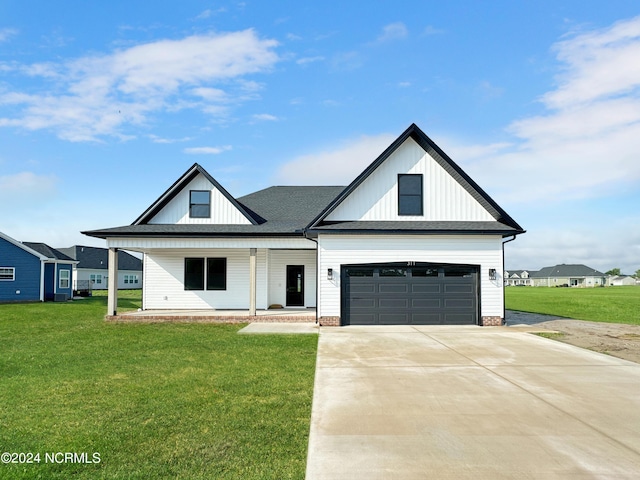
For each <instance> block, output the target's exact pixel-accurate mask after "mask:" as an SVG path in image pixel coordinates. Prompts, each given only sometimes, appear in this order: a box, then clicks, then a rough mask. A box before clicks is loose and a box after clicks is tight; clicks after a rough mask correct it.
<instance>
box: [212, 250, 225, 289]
mask: <svg viewBox="0 0 640 480" xmlns="http://www.w3.org/2000/svg"><path fill="white" fill-rule="evenodd" d="M226 289H227V259H226V258H207V290H226Z"/></svg>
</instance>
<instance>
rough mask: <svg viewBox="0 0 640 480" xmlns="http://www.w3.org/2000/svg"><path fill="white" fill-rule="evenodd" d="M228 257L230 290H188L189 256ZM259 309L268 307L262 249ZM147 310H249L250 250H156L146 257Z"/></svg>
mask: <svg viewBox="0 0 640 480" xmlns="http://www.w3.org/2000/svg"><path fill="white" fill-rule="evenodd" d="M187 257H189V258H192V257H195V258H198V257H200V258H221V257H224V258H226V259H227V289H226V290H185V289H184V259H185V258H187ZM256 263H257V284H256V287H257V288H256V308H258V309H265V308H267V306H268V305H267V251H266V250H265V249H258V251H257V257H256ZM144 272H145V274H144V289H143V292H144V298H143V305H144V307H143V308H144V309H145V310H155V309H175V310H181V309H183V310H184V309H211V308H215V309H248V308H249V249H216V250H195V249H182V250H155V251H153V252H151V253H147V254H145V256H144Z"/></svg>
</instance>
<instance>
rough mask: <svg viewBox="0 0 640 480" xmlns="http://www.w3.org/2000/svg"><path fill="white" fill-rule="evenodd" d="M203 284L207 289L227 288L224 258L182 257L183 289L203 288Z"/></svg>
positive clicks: (225, 260) (225, 261)
mask: <svg viewBox="0 0 640 480" xmlns="http://www.w3.org/2000/svg"><path fill="white" fill-rule="evenodd" d="M205 260H206V268H205ZM205 285H206V289H207V290H226V289H227V259H226V258H207V259H204V258H185V259H184V289H185V290H204V289H205Z"/></svg>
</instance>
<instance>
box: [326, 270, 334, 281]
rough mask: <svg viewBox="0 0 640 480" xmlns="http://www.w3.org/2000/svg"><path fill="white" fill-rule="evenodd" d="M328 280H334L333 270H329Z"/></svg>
mask: <svg viewBox="0 0 640 480" xmlns="http://www.w3.org/2000/svg"><path fill="white" fill-rule="evenodd" d="M327 280H333V268H329V269H327Z"/></svg>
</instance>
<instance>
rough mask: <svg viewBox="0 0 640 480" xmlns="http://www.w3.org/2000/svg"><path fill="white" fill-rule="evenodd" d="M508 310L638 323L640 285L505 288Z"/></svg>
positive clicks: (610, 321) (639, 323)
mask: <svg viewBox="0 0 640 480" xmlns="http://www.w3.org/2000/svg"><path fill="white" fill-rule="evenodd" d="M505 303H506V307H507V308H508V309H510V310H519V311H522V312H533V313H546V314H549V315H558V316H560V317H567V318H575V319H578V320H591V321H595V322H608V323H627V324H631V325H640V308H639V306H640V287H636V286H628V287H605V288H547V287H507V288H505Z"/></svg>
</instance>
